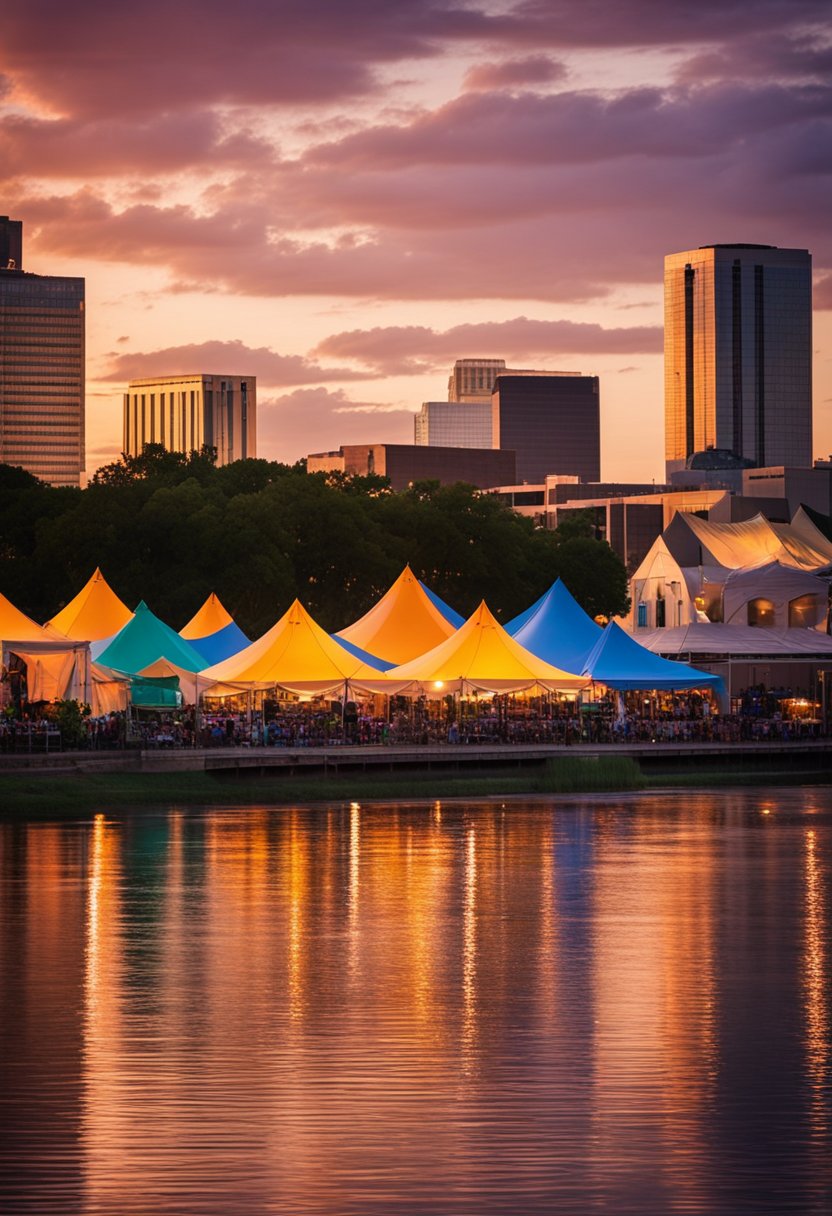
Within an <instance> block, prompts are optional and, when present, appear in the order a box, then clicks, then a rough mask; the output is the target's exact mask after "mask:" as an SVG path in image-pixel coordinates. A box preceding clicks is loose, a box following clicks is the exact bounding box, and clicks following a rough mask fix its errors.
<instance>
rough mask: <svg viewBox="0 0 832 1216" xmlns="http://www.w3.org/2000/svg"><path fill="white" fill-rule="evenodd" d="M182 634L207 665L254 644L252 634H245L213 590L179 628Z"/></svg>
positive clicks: (220, 660)
mask: <svg viewBox="0 0 832 1216" xmlns="http://www.w3.org/2000/svg"><path fill="white" fill-rule="evenodd" d="M179 636H180V637H183V638H185V640H186V641H188V642H190V644H191V645H192V646H193V647H194V649H195V650H198V651H199V653H200V654H201V655H202V658H203V660H204V664H205V666H206V667H208V666H212V665H213V664H214V663H221V662H222V661H223V659H230V658H231V656H232V655H234V654H239V653H240V651H241V650H244V649H245V647H246V646H250V645H251V638H247V637H246V635H245V634H244V633H243V631H242V629H241V628H240V627H239V625H238V624H237V623H236V621H235V620H234V618H233V617H232V616H231V614H230V613H229V612H227V611H226V609H225V608H224V607H223V605H222V604H221V602H220V600H219V598H218V596H216V595H215V594H214V592H213V591H212V592H211V594H210V595H209V596H208V599H207V600H206V601H205V603H204V604H203V605H202V607H201V608H200V609H199V611H198V612H197V613H195V614H194V616H192V617H191V619H190V620H189V621H188V623H187V625H185V626H184V628H183V629H180V630H179Z"/></svg>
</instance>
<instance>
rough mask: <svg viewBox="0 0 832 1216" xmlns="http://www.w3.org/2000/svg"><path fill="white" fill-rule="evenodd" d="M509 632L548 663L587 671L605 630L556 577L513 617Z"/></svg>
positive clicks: (568, 668) (573, 669) (570, 669)
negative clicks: (594, 649) (591, 652)
mask: <svg viewBox="0 0 832 1216" xmlns="http://www.w3.org/2000/svg"><path fill="white" fill-rule="evenodd" d="M518 622H519V624H518ZM506 632H507V633H509V634H510V635H511V636H512V637H513V638H514V639H515V641H517V642H519V643H520V645H521V646H525V647H526V649H527V650H530V651H531V652H532V654H536V655H537V656H538V658H541V659H545V660H546V662H547V663H552V664H553V665H554V666H555V667H562V668H563V669H564V670H565V671H583V670H584V667H585V663H586V657H587V655H588V654H589V652H590V650H592V648H593V646H594V645H595V644H596V642H597V641H598V639H599V638H600V637H601V634H602V633H603V630H602V628H601V626H600V625H596V623H595V621H593V619H592V617H590V616H589V615H588V614H587V613H586V612H584V610H583V608H582V607H581V605H580V604H579V603H578V601H577V600H576V599H575V597H574V596H573V595H572V593H571V591H569V589H568V587H566V585H565V584H564V583H562V582H561V580H560V579H556V580H555V582H554V583H552V586H551V587H550V588H549V590H548V591H547V592H546V593H545V594H544V595H542V596H541V597H540V599H539V600H538V601H537V602H536V603H535V604H532V606H531V608H528V609H526V611H525V612H521V614H520V616H518V617H515V618H514V620H513V621H509V623H508V624H507V625H506Z"/></svg>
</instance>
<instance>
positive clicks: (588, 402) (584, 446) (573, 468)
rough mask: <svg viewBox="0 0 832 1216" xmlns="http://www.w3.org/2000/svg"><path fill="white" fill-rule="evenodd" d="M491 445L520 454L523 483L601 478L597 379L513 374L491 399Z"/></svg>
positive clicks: (499, 379) (566, 374)
mask: <svg viewBox="0 0 832 1216" xmlns="http://www.w3.org/2000/svg"><path fill="white" fill-rule="evenodd" d="M491 427H492V438H491V442H492V446H493V447H495V448H509V449H511V450H513V451H515V452H516V453H517V480H518V482H542V481H543V480H544V478H545V477H546V476H547V475H548V474H550V473H559V474H572V475H574V476H576V477H578V478H580V480H581V481H598V480H599V478H600V476H601V424H600V410H599V397H598V377H597V376H582V375H580V373H578V372H574V373H571V372H533V373H522V374H519V375H518V374H515V373H513V372H509V373H506V374H501V375H499V376H498V377H497V381H496V386H495V388H494V392H493V394H492V396H491Z"/></svg>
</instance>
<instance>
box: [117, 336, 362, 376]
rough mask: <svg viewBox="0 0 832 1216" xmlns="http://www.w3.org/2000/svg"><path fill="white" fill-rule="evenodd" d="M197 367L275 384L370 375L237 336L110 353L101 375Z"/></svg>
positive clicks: (169, 373)
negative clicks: (248, 343) (248, 342)
mask: <svg viewBox="0 0 832 1216" xmlns="http://www.w3.org/2000/svg"><path fill="white" fill-rule="evenodd" d="M120 340H121V339H119V341H120ZM196 371H209V372H228V373H229V375H244V376H256V377H257V379H258V380H259V381H260V382H261V384H264V385H269V386H270V387H273V388H286V387H290V386H292V385H295V384H321V383H322V382H327V381H333V380H358V379H361V380H366V379H367V378H368V376H367V373H366V372H364V373H359V372H356V371H352V370H350V369H348V368H343V367H334V368H325V367H321V366H320V364H318V363H315V362H312V361H310V360H308V359H305V358H303V356H301V355H280V354H278V353H277V351H273V350H270V349H269V348H268V347H266V346H258V347H250V346H246V344H245V343H244V342H241V341H240V340H239V339H234V340H231V341H207V342H192V343H189V344H187V345H183V346H169V347H166V348H165V349H163V350H153V351H136V352H135V353H130V354H115V353H111V354H110V356H109V362H108V366H107V369H106V371H105V372H104V374H103V375H100V376H99V377H98V379H99V380H107V381H121V382H126V381H127V380H138V379H141V378H143V377H147V376H175V375H180V374H185V373H190V372H196Z"/></svg>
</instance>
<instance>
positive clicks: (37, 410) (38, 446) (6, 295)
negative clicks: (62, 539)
mask: <svg viewBox="0 0 832 1216" xmlns="http://www.w3.org/2000/svg"><path fill="white" fill-rule="evenodd" d="M0 461H2V462H3V463H4V464H12V465H19V466H20V467H21V468H24V469H26V470H27V472H29V473H33V474H34V475H35V476H36V477H40V478H41V480H42V481H45V482H48V483H49V484H50V485H53V486H77V485H79V484H80V480H81V474H82V473H83V471H84V280H83V279H76V278H64V277H62V276H57V275H42V274H28V273H25V272H24V270H23V224H22V222H21V221H20V220H10V219H9V217H8V216H7V215H0Z"/></svg>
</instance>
